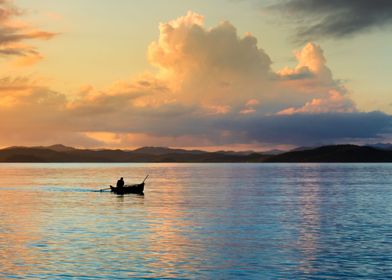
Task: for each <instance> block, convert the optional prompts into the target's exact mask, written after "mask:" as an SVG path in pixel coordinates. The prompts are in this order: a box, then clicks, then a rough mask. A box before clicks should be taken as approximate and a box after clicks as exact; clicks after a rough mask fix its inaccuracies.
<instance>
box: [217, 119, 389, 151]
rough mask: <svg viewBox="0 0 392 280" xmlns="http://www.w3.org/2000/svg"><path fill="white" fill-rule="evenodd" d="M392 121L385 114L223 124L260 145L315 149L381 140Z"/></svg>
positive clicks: (246, 120)
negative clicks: (346, 142) (351, 142)
mask: <svg viewBox="0 0 392 280" xmlns="http://www.w3.org/2000/svg"><path fill="white" fill-rule="evenodd" d="M391 124H392V117H391V116H389V115H387V114H384V113H382V112H370V113H361V112H358V113H326V114H295V115H283V116H276V115H274V116H263V117H253V118H247V119H241V120H236V121H234V120H233V121H231V122H230V123H227V122H222V123H221V125H222V127H224V128H225V129H230V130H232V131H239V132H240V131H241V132H245V133H246V134H247V136H248V138H249V139H251V140H253V141H254V140H256V141H260V142H269V143H279V144H292V145H309V144H310V145H313V144H319V143H334V142H344V141H350V140H366V139H373V138H379V137H380V136H382V135H383V134H387V133H390V132H391Z"/></svg>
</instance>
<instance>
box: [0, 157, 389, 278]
mask: <svg viewBox="0 0 392 280" xmlns="http://www.w3.org/2000/svg"><path fill="white" fill-rule="evenodd" d="M146 174H150V179H149V180H148V181H147V184H146V190H145V195H144V196H138V195H126V196H116V195H113V194H111V193H100V192H94V190H98V189H100V188H105V187H107V186H108V185H109V184H113V183H114V182H115V180H116V179H117V178H118V177H120V176H123V177H125V179H126V181H127V182H128V183H134V182H138V181H141V180H142V179H143V178H144V176H145V175H146ZM0 178H1V179H0V278H1V279H4V278H5V279H7V278H14V279H15V278H16V279H19V278H26V279H67V278H74V279H129V278H182V279H184V278H185V279H238V278H244V279H298V278H299V279H326V278H328V279H342V278H352V277H363V278H372V279H376V278H390V277H392V164H0Z"/></svg>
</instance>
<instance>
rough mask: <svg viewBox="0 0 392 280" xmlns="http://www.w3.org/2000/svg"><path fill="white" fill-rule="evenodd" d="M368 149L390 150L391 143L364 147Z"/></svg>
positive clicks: (391, 147)
mask: <svg viewBox="0 0 392 280" xmlns="http://www.w3.org/2000/svg"><path fill="white" fill-rule="evenodd" d="M366 146H369V147H373V148H376V149H381V150H392V144H391V143H377V144H369V145H366Z"/></svg>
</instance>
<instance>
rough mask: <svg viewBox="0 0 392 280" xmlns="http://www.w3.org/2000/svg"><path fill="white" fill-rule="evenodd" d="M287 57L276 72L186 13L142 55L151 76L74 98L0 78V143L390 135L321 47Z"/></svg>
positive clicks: (230, 142) (227, 141)
mask: <svg viewBox="0 0 392 280" xmlns="http://www.w3.org/2000/svg"><path fill="white" fill-rule="evenodd" d="M295 57H296V59H297V61H298V63H297V65H296V66H295V67H285V68H283V69H281V70H279V71H274V70H273V69H272V68H271V64H272V59H271V58H270V57H269V56H268V54H266V52H265V51H264V50H263V49H262V48H260V47H259V43H258V42H257V39H256V38H255V37H254V36H253V35H251V34H249V33H248V34H245V35H243V36H240V35H239V34H238V33H237V30H236V28H235V27H234V26H233V25H232V24H231V23H229V22H222V23H220V24H218V25H217V26H216V27H213V28H207V27H205V26H204V18H203V17H202V16H201V15H199V14H196V13H193V12H189V13H188V14H187V15H185V16H183V17H180V18H178V19H176V20H173V21H170V22H168V23H162V24H161V25H160V36H159V38H158V40H157V41H154V42H152V43H151V45H150V46H149V48H148V59H149V61H150V62H151V64H152V65H154V66H156V67H157V72H156V73H149V72H146V73H143V74H140V75H139V76H137V77H134V78H132V79H130V80H128V81H119V82H116V83H114V84H113V85H112V86H109V87H108V88H105V89H96V88H94V87H93V86H85V87H83V88H82V89H81V90H80V92H77V93H73V94H72V95H67V94H64V93H59V92H57V91H54V90H51V89H49V88H48V87H45V86H43V85H42V84H40V83H39V82H35V81H33V80H31V79H26V78H19V79H15V78H4V79H2V80H0V131H2V132H3V133H4V134H5V135H8V136H9V137H8V138H7V139H6V138H4V139H1V141H0V145H6V144H51V143H53V142H54V141H56V142H62V143H64V144H69V145H75V143H78V144H76V145H77V146H89V147H91V146H94V147H96V146H113V147H131V146H140V145H167V146H182V147H184V146H188V147H190V146H192V147H195V146H199V147H200V146H214V147H216V146H219V145H225V146H236V145H237V146H238V145H253V146H257V145H259V146H262V145H264V144H268V145H277V144H283V145H304V144H306V145H309V144H313V143H332V142H334V143H336V142H342V141H369V140H373V139H377V138H380V137H385V135H388V133H390V121H391V119H390V116H388V115H386V114H383V113H380V112H371V113H365V112H359V111H358V109H357V108H356V105H355V102H354V101H353V100H352V98H351V93H350V91H349V90H348V89H346V88H345V86H344V85H343V84H342V83H341V82H339V81H338V80H336V79H335V78H334V77H333V73H332V71H331V69H329V68H328V67H327V59H326V57H325V55H324V52H323V50H322V48H321V47H320V46H318V45H316V44H314V43H308V44H306V45H305V46H304V48H303V49H301V50H298V51H296V52H295ZM70 96H72V98H71V97H70Z"/></svg>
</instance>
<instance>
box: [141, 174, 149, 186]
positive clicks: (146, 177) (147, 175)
mask: <svg viewBox="0 0 392 280" xmlns="http://www.w3.org/2000/svg"><path fill="white" fill-rule="evenodd" d="M148 176H150V174H149V175H147V176H146V178H144V180H143V182H142V184H144V182H145V181H146V180H147V178H148Z"/></svg>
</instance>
